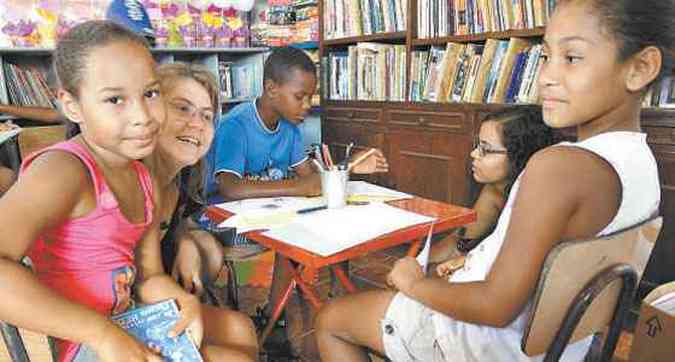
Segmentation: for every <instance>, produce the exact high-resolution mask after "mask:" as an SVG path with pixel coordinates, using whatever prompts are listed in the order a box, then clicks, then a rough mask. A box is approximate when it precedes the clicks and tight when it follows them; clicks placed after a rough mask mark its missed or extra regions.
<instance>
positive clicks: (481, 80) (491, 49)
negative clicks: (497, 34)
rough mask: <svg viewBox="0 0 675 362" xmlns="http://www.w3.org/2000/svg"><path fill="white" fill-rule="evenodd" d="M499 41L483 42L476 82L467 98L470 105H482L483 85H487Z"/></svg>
mask: <svg viewBox="0 0 675 362" xmlns="http://www.w3.org/2000/svg"><path fill="white" fill-rule="evenodd" d="M499 41H500V40H497V39H488V40H487V41H486V42H485V47H484V48H483V55H482V56H481V60H480V66H479V67H478V73H477V75H476V80H475V82H474V84H473V90H472V91H471V97H470V98H469V101H470V102H471V103H483V94H484V93H485V84H486V83H487V79H488V76H489V75H490V69H491V68H492V61H493V59H494V57H495V52H496V51H497V45H499Z"/></svg>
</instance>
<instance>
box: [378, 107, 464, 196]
mask: <svg viewBox="0 0 675 362" xmlns="http://www.w3.org/2000/svg"><path fill="white" fill-rule="evenodd" d="M385 119H386V122H387V126H388V136H389V157H390V163H391V166H392V172H391V176H392V178H393V183H394V185H395V186H396V187H397V188H398V189H399V190H401V191H403V192H409V193H412V194H415V195H418V196H422V197H426V198H430V199H434V200H439V201H446V202H450V203H453V204H461V205H467V204H468V202H469V200H468V193H469V192H468V190H469V180H468V179H467V176H469V177H470V173H469V172H468V171H469V153H470V152H471V148H472V144H473V141H472V140H473V133H472V127H471V126H472V124H471V119H467V114H466V113H458V112H424V111H415V110H388V111H385Z"/></svg>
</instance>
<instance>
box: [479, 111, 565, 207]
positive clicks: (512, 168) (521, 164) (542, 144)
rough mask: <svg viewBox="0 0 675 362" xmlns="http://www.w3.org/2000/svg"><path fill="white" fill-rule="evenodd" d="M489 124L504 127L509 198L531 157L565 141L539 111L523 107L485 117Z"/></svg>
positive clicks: (503, 136) (506, 190)
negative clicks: (546, 122)
mask: <svg viewBox="0 0 675 362" xmlns="http://www.w3.org/2000/svg"><path fill="white" fill-rule="evenodd" d="M488 121H492V122H495V123H497V124H498V125H499V128H501V132H502V142H503V143H504V147H505V148H506V156H507V158H508V160H509V161H508V162H509V173H508V175H507V182H506V188H505V189H504V193H505V194H506V195H508V194H509V192H510V191H511V187H513V183H514V182H515V181H516V178H517V177H518V175H520V173H521V172H522V171H523V169H525V165H526V164H527V161H528V160H529V159H530V157H532V155H533V154H534V153H535V152H537V151H539V150H541V149H542V148H546V147H548V146H551V145H553V144H556V143H558V142H559V141H561V139H562V138H561V137H560V136H558V135H557V134H556V133H555V132H554V130H553V129H552V128H550V127H548V126H547V125H546V124H544V121H543V117H542V113H541V109H539V108H534V107H527V108H525V107H523V108H517V109H510V110H506V111H502V112H498V113H492V114H489V115H487V116H486V117H485V119H484V122H488Z"/></svg>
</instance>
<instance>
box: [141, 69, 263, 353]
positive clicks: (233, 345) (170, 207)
mask: <svg viewBox="0 0 675 362" xmlns="http://www.w3.org/2000/svg"><path fill="white" fill-rule="evenodd" d="M157 73H158V77H159V79H160V86H161V92H162V98H163V100H164V102H165V104H166V107H167V112H166V115H167V116H166V119H165V121H164V124H163V125H162V128H161V130H160V132H159V137H158V140H157V147H156V148H155V151H154V152H153V154H152V155H150V156H149V157H148V158H146V159H145V160H144V163H145V164H146V165H147V166H148V168H149V169H150V171H151V172H152V173H153V175H154V176H155V178H156V180H157V183H158V186H159V187H160V193H161V195H162V204H161V211H160V212H159V217H160V221H161V223H160V231H161V233H162V241H161V244H160V245H161V248H162V263H163V264H164V269H165V271H166V272H167V273H171V274H172V275H173V277H174V278H176V279H177V280H178V282H179V283H180V284H181V285H182V286H183V287H184V288H185V289H186V290H187V291H188V292H191V293H194V294H200V293H201V292H202V291H203V289H202V288H203V287H202V285H203V284H202V283H203V282H202V277H203V276H204V274H206V275H207V278H210V279H211V280H212V279H214V278H215V276H216V274H217V273H218V272H219V270H220V269H221V267H222V264H223V251H222V249H221V248H220V246H219V245H218V244H217V242H216V240H215V239H214V238H213V236H211V235H210V234H208V233H206V232H204V231H201V230H199V229H196V228H191V227H190V225H189V222H190V219H189V215H191V214H192V213H193V212H194V207H195V206H196V207H199V206H200V205H203V204H204V203H203V199H204V198H203V187H202V186H203V184H204V183H203V175H204V171H203V161H202V159H203V157H204V155H205V154H206V152H207V151H208V149H209V147H210V146H211V142H212V140H213V133H214V120H215V115H216V114H218V112H219V108H220V101H219V94H220V93H219V88H218V83H217V81H216V79H215V78H214V76H213V75H212V74H211V73H210V72H209V70H208V69H206V68H205V67H203V66H201V65H198V64H186V63H171V64H163V65H161V66H159V68H158V69H157ZM204 271H206V273H204ZM201 314H202V317H203V318H202V319H203V321H204V343H203V344H202V349H204V348H206V349H209V350H210V351H209V353H210V355H220V356H221V357H223V358H224V360H228V361H234V360H237V361H239V360H255V359H256V358H257V338H256V335H255V331H254V328H253V322H252V321H251V320H250V319H249V318H248V317H247V316H246V315H244V314H242V313H239V312H235V311H232V310H226V309H222V308H216V307H212V306H208V305H202V308H201ZM211 353H212V354H211Z"/></svg>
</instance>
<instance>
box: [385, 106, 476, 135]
mask: <svg viewBox="0 0 675 362" xmlns="http://www.w3.org/2000/svg"><path fill="white" fill-rule="evenodd" d="M387 119H388V122H389V123H390V124H392V125H396V126H409V127H430V128H439V129H443V130H446V131H451V132H456V133H464V132H468V129H469V127H468V125H467V124H466V118H465V115H464V113H452V112H442V113H441V112H415V111H398V110H397V111H389V113H388V117H387Z"/></svg>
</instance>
